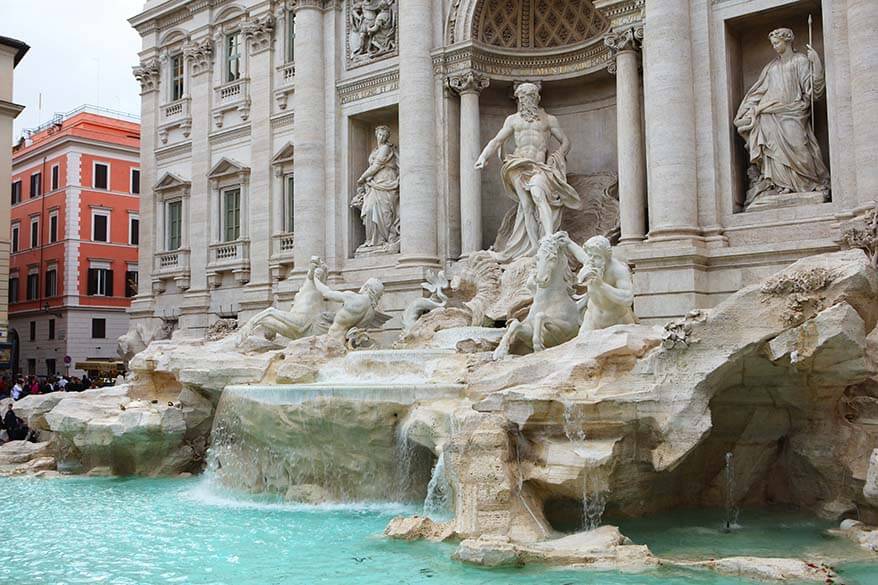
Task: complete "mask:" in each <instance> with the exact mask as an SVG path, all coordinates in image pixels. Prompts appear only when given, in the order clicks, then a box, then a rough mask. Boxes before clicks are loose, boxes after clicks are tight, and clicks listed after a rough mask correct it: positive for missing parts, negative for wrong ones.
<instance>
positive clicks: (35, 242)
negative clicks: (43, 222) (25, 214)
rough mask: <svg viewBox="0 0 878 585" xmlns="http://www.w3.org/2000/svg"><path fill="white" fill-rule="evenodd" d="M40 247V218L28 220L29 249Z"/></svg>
mask: <svg viewBox="0 0 878 585" xmlns="http://www.w3.org/2000/svg"><path fill="white" fill-rule="evenodd" d="M39 246H40V218H39V217H32V218H30V247H31V248H38V247H39Z"/></svg>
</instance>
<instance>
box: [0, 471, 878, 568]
mask: <svg viewBox="0 0 878 585" xmlns="http://www.w3.org/2000/svg"><path fill="white" fill-rule="evenodd" d="M0 494H2V495H0V518H2V523H0V526H2V528H0V536H2V541H3V545H2V546H0V584H2V585H45V584H62V583H63V584H65V585H68V584H69V585H74V584H80V583H106V584H113V585H128V584H131V585H159V584H166V583H168V584H170V583H186V584H204V585H208V584H216V585H219V584H223V585H274V584H277V585H298V584H302V585H305V584H308V585H311V584H322V585H351V584H362V585H379V584H380V585H390V584H394V585H397V584H412V585H420V584H431V585H437V584H441V585H486V584H491V585H506V584H509V585H518V584H534V585H537V584H539V585H684V584H696V585H697V584H703V585H738V584H742V583H747V582H746V581H741V580H738V579H731V578H720V577H717V576H714V575H711V574H708V573H701V572H698V573H696V572H657V573H649V574H622V573H605V572H602V573H597V572H590V571H569V570H566V571H561V570H554V571H553V570H543V569H539V568H527V569H522V570H506V571H490V570H481V569H476V568H472V567H467V566H464V565H461V564H459V563H455V562H453V561H451V560H450V555H451V552H452V550H453V547H451V546H450V545H436V544H429V543H413V544H412V543H400V542H393V541H388V540H385V539H383V538H381V536H380V534H381V532H382V530H383V529H384V526H385V525H386V524H387V522H388V520H389V519H390V518H391V517H392V516H394V515H395V514H398V513H401V512H408V513H412V512H415V511H416V510H415V509H414V508H411V509H407V508H404V507H402V506H399V505H390V504H375V505H346V506H340V505H339V506H294V505H287V504H282V503H278V502H276V501H274V502H272V501H267V500H252V499H240V498H235V497H232V496H230V495H228V494H222V493H218V492H216V491H214V490H212V489H210V487H209V486H208V485H206V484H205V482H204V481H203V480H198V479H192V480H155V479H98V478H89V479H84V478H83V479H75V478H71V479H58V480H33V479H0ZM858 570H860V571H861V574H862V576H861V577H858V579H859V580H858V581H848V582H849V583H860V584H861V585H866V584H867V583H874V582H878V581H871V580H869V579H870V576H872V577H874V575H875V574H874V573H873V572H872V571H871V568H870V567H868V566H867V567H865V568H862V567H860V568H858ZM852 574H853V573H852Z"/></svg>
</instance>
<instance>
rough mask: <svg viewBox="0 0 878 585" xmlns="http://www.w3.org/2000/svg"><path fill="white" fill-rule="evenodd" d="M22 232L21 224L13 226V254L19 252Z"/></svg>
mask: <svg viewBox="0 0 878 585" xmlns="http://www.w3.org/2000/svg"><path fill="white" fill-rule="evenodd" d="M20 231H21V226H20V225H19V224H17V223H16V224H13V225H12V236H11V238H12V253H13V254H14V253H15V252H18V246H19V242H21V235H20V234H19V232H20Z"/></svg>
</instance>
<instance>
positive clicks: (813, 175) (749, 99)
mask: <svg viewBox="0 0 878 585" xmlns="http://www.w3.org/2000/svg"><path fill="white" fill-rule="evenodd" d="M824 89H825V82H824V79H823V77H822V76H819V77H817V78H816V79H815V80H814V83H813V87H812V83H811V62H810V61H809V59H808V57H807V56H805V55H804V54H802V53H796V52H793V53H792V54H791V56H790V57H789V58H788V59H781V58H780V57H778V58H776V59H774V60H773V61H772V62H771V63H769V64H768V65H766V66H765V68H764V69H763V70H762V74H761V75H760V76H759V80H758V81H757V82H756V83H755V85H753V87H752V88H750V91H748V92H747V95H746V96H744V100H743V101H742V102H741V106H740V108H738V113H737V115H736V116H735V126H736V127H737V128H738V133H739V134H740V135H741V136H742V137H743V138H744V140H745V141H746V142H747V150H748V151H749V152H750V162H751V164H753V165H755V166H756V167H757V168H758V169H759V172H760V180H767V181H766V182H767V183H768V187H769V189H766V190H770V185H774V186H775V187H777V189H786V190H788V191H789V192H792V193H807V192H814V191H824V190H827V189H828V188H829V171H828V170H827V168H826V165H825V164H824V163H823V158H822V156H821V154H820V146H819V145H818V144H817V138H816V137H815V136H814V132H813V131H812V130H811V125H810V115H811V92H812V91H813V92H814V99H817V98H819V97H820V96H821V95H822V94H823V91H824Z"/></svg>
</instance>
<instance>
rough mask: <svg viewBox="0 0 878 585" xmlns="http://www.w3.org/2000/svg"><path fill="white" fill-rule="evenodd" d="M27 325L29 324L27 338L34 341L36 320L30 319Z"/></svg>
mask: <svg viewBox="0 0 878 585" xmlns="http://www.w3.org/2000/svg"><path fill="white" fill-rule="evenodd" d="M29 325H30V337H29V339H30V340H31V341H36V340H37V322H36V321H31V322H30V323H29Z"/></svg>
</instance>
